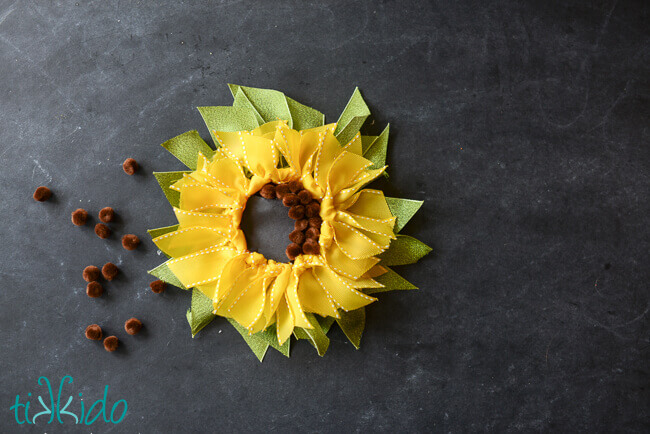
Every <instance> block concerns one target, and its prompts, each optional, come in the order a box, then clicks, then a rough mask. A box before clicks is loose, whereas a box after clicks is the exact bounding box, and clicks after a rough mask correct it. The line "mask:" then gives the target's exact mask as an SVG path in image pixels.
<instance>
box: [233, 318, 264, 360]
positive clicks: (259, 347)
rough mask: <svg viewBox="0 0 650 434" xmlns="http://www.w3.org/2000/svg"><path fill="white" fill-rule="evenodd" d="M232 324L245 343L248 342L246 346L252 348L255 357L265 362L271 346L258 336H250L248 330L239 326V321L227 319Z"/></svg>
mask: <svg viewBox="0 0 650 434" xmlns="http://www.w3.org/2000/svg"><path fill="white" fill-rule="evenodd" d="M226 319H227V320H228V322H230V324H232V326H233V327H234V328H235V330H237V331H238V332H239V334H240V335H241V337H242V338H244V341H245V342H246V345H248V346H249V347H250V349H251V350H252V351H253V353H254V354H255V357H257V358H258V360H259V361H260V362H261V361H262V360H264V355H265V354H266V351H267V350H268V349H269V344H268V342H266V341H265V340H264V339H262V338H260V337H259V336H257V335H249V334H248V330H246V329H245V328H244V327H242V326H241V325H239V323H238V322H237V321H235V320H234V319H232V318H226Z"/></svg>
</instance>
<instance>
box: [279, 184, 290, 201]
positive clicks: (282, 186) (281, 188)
mask: <svg viewBox="0 0 650 434" xmlns="http://www.w3.org/2000/svg"><path fill="white" fill-rule="evenodd" d="M289 192H290V190H289V185H287V184H278V185H276V186H275V197H277V198H278V199H280V200H282V198H283V197H284V195H285V194H287V193H289Z"/></svg>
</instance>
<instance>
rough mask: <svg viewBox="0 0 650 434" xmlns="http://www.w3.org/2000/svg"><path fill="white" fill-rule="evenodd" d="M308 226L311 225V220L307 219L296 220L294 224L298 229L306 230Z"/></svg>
mask: <svg viewBox="0 0 650 434" xmlns="http://www.w3.org/2000/svg"><path fill="white" fill-rule="evenodd" d="M308 227H309V220H307V219H300V220H296V222H295V223H294V224H293V228H294V229H295V230H298V231H304V230H305V229H307V228H308Z"/></svg>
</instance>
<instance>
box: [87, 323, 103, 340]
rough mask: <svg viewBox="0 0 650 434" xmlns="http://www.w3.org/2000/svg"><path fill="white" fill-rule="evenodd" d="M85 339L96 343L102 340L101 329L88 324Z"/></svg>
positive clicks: (95, 325)
mask: <svg viewBox="0 0 650 434" xmlns="http://www.w3.org/2000/svg"><path fill="white" fill-rule="evenodd" d="M86 338H88V339H91V340H93V341H98V340H100V339H101V338H102V328H101V327H100V326H98V325H97V324H90V325H89V326H88V327H86Z"/></svg>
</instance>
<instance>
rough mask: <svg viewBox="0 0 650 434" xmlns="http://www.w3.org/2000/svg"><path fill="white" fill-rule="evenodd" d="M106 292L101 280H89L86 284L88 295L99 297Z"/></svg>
mask: <svg viewBox="0 0 650 434" xmlns="http://www.w3.org/2000/svg"><path fill="white" fill-rule="evenodd" d="M103 293H104V288H103V287H102V285H101V284H100V283H99V282H89V283H88V285H86V294H88V297H92V298H97V297H100V296H101V295H102V294H103Z"/></svg>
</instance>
